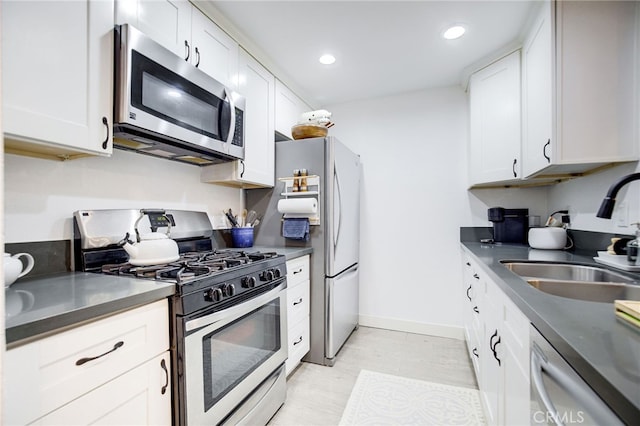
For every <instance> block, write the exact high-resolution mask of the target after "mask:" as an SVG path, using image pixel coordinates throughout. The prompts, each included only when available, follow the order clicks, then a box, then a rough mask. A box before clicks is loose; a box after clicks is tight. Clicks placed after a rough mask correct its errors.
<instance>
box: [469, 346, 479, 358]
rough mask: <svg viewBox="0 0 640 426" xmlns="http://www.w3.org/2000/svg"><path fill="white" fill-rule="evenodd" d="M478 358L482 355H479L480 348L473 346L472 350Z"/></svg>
mask: <svg viewBox="0 0 640 426" xmlns="http://www.w3.org/2000/svg"><path fill="white" fill-rule="evenodd" d="M471 352H472V353H473V354H474V355H475V357H476V358H480V355H478V348H473V350H472V351H471Z"/></svg>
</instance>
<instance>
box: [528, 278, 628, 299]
mask: <svg viewBox="0 0 640 426" xmlns="http://www.w3.org/2000/svg"><path fill="white" fill-rule="evenodd" d="M527 282H528V283H529V285H531V286H532V287H535V288H537V289H538V290H540V291H544V292H545V293H548V294H553V295H555V296H561V297H568V298H569V299H578V300H586V301H590V302H602V303H613V301H614V300H640V286H637V285H628V284H622V283H602V282H600V283H598V282H588V281H562V280H544V279H535V278H534V279H530V280H527Z"/></svg>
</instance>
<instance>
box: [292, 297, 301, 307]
mask: <svg viewBox="0 0 640 426" xmlns="http://www.w3.org/2000/svg"><path fill="white" fill-rule="evenodd" d="M301 303H302V297H301V298H300V299H298V300H296V301H295V302H293V306H296V305H299V304H301Z"/></svg>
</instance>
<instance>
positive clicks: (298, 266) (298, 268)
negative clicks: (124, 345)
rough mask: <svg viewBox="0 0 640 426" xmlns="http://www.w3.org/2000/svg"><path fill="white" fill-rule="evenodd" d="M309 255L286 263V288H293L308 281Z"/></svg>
mask: <svg viewBox="0 0 640 426" xmlns="http://www.w3.org/2000/svg"><path fill="white" fill-rule="evenodd" d="M309 269H310V268H309V255H306V256H301V257H297V258H295V259H291V260H288V261H287V287H289V288H291V287H295V286H296V285H298V284H300V283H303V282H305V281H307V280H308V279H309Z"/></svg>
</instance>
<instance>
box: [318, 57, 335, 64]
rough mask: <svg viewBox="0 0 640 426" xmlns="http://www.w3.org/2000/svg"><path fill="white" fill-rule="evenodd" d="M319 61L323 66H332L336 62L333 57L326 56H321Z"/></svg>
mask: <svg viewBox="0 0 640 426" xmlns="http://www.w3.org/2000/svg"><path fill="white" fill-rule="evenodd" d="M319 61H320V63H321V64H324V65H331V64H333V63H334V62H335V61H336V58H335V57H334V56H333V55H329V54H326V55H322V56H320V59H319Z"/></svg>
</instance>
